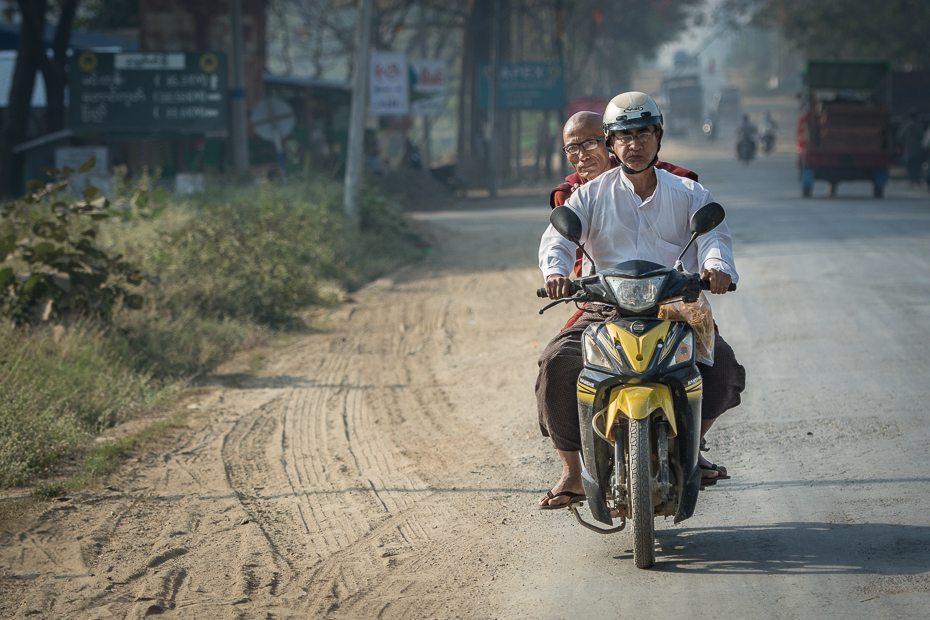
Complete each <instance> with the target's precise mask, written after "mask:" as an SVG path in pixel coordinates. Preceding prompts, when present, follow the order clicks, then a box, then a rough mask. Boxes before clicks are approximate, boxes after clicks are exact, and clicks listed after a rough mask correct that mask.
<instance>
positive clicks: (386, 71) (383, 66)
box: [369, 52, 410, 116]
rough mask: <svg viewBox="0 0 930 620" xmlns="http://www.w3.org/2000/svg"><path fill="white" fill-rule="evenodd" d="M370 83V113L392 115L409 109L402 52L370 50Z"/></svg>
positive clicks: (404, 55) (404, 61)
mask: <svg viewBox="0 0 930 620" xmlns="http://www.w3.org/2000/svg"><path fill="white" fill-rule="evenodd" d="M370 85H371V100H370V101H369V112H370V113H371V114H373V115H375V116H392V115H403V114H407V113H408V112H409V111H410V98H409V93H408V88H409V86H410V83H409V78H408V77H407V55H406V54H404V53H403V52H372V53H371V74H370Z"/></svg>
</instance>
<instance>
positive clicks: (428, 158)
mask: <svg viewBox="0 0 930 620" xmlns="http://www.w3.org/2000/svg"><path fill="white" fill-rule="evenodd" d="M428 32H429V30H428V27H427V20H426V0H420V57H421V58H422V59H423V60H429V50H428V48H427V45H426V38H427V33H428ZM421 120H422V122H423V145H422V148H421V149H420V153H421V156H420V161H421V163H422V164H423V166H422V167H423V170H424V171H425V172H427V173H428V172H429V170H430V168H432V166H433V158H432V152H431V151H430V131H429V130H430V118H429V116H428V115H426V114H424V115H422V117H421Z"/></svg>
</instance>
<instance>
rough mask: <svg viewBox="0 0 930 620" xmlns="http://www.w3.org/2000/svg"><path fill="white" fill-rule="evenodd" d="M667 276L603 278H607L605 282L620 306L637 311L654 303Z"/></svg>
mask: <svg viewBox="0 0 930 620" xmlns="http://www.w3.org/2000/svg"><path fill="white" fill-rule="evenodd" d="M667 277H668V275H667V274H666V275H661V276H655V277H654V278H643V279H640V280H631V279H629V278H611V277H608V278H605V280H607V284H608V285H609V286H610V288H611V290H612V291H613V292H614V296H615V297H616V298H617V303H618V304H619V305H620V307H621V308H626V309H627V310H632V311H633V312H639V311H640V310H645V309H647V308H651V307H653V306H654V305H656V302H657V301H658V300H659V293H660V292H661V291H662V285H663V284H665V278H667Z"/></svg>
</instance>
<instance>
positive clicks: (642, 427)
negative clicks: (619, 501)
mask: <svg viewBox="0 0 930 620" xmlns="http://www.w3.org/2000/svg"><path fill="white" fill-rule="evenodd" d="M650 460H651V459H650V454H649V419H648V418H647V419H645V420H630V475H629V480H630V503H631V504H632V511H631V512H632V517H633V562H634V563H635V564H636V568H651V567H652V565H653V564H655V562H656V554H655V550H656V533H655V521H654V519H655V517H654V516H653V505H652V484H651V481H652V475H651V473H650V471H649V462H650Z"/></svg>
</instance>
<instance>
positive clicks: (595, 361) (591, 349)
mask: <svg viewBox="0 0 930 620" xmlns="http://www.w3.org/2000/svg"><path fill="white" fill-rule="evenodd" d="M581 341H582V342H583V343H584V346H583V347H582V348H583V350H584V363H585V364H586V365H588V366H596V367H597V368H604V369H605V370H611V369H612V368H613V366H611V365H610V360H609V359H607V355H606V354H605V353H604V352H603V351H602V350H601V348H600V347H599V346H597V343H596V342H595V341H594V338H592V337H591V336H590V335H589V334H585V335H584V337H583V338H582V340H581Z"/></svg>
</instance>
